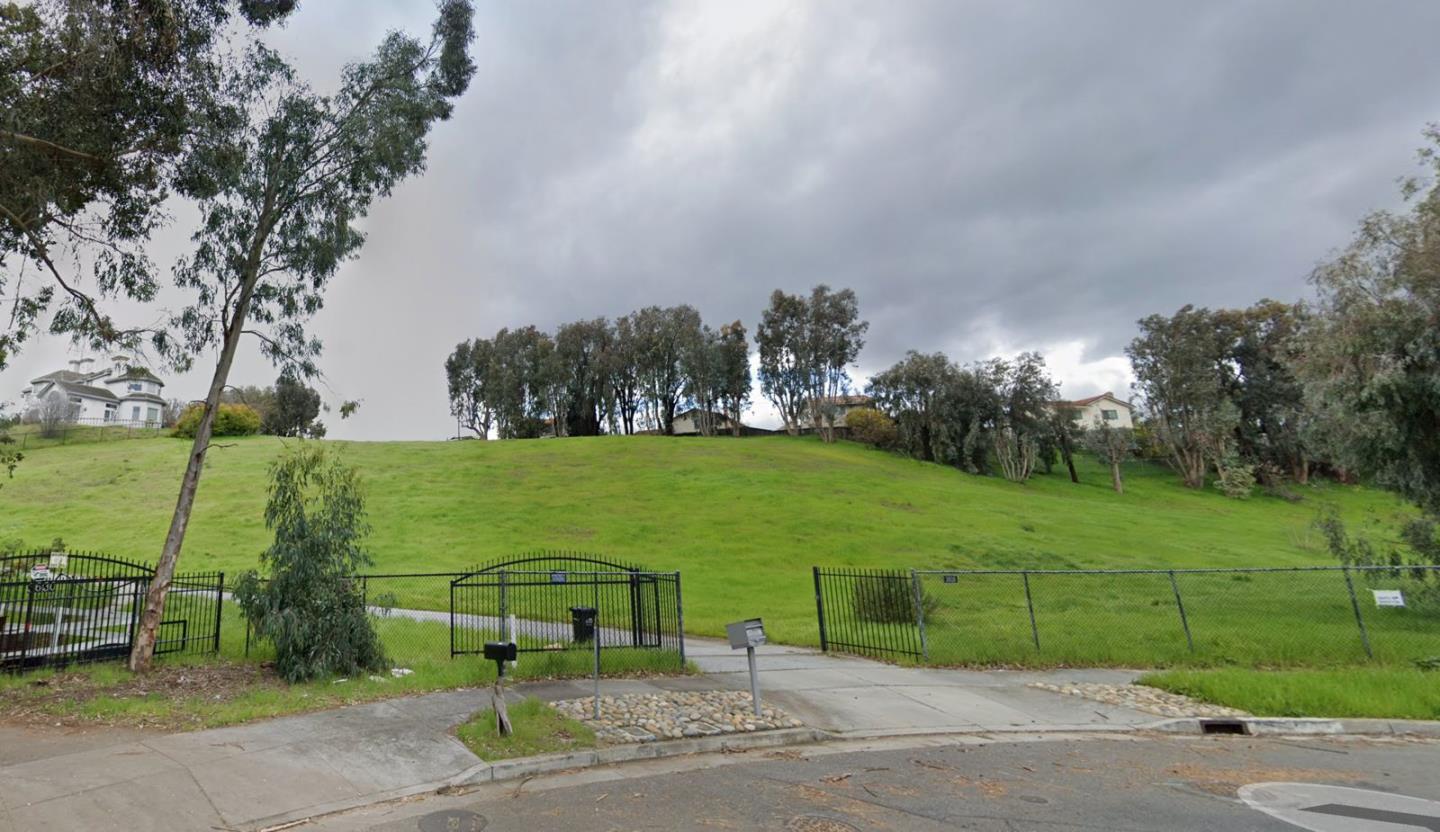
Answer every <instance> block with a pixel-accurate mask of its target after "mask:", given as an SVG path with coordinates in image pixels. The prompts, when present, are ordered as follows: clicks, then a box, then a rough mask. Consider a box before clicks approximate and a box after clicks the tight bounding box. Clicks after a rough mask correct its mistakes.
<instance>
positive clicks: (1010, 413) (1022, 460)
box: [991, 352, 1056, 482]
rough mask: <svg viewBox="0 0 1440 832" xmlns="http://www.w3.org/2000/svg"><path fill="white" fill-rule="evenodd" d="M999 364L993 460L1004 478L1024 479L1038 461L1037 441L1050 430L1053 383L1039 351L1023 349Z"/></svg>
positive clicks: (1053, 392) (1016, 480)
mask: <svg viewBox="0 0 1440 832" xmlns="http://www.w3.org/2000/svg"><path fill="white" fill-rule="evenodd" d="M998 366H999V367H1000V368H1001V372H1000V375H999V389H998V391H997V392H998V394H999V403H1000V414H999V415H1000V419H999V424H998V425H997V427H996V430H994V431H993V432H992V434H991V441H992V443H993V444H994V448H995V459H996V460H997V462H999V464H1000V470H1001V473H1002V474H1004V476H1005V478H1006V479H1008V480H1012V481H1014V482H1025V481H1026V480H1028V479H1029V478H1030V475H1031V474H1032V473H1033V472H1034V470H1035V463H1036V462H1037V461H1038V460H1039V454H1040V443H1041V441H1042V439H1043V438H1044V437H1046V436H1047V435H1048V434H1049V432H1050V430H1051V428H1050V418H1049V414H1050V410H1051V408H1052V406H1053V404H1052V403H1053V402H1054V401H1055V398H1056V387H1055V382H1054V381H1052V380H1051V378H1050V374H1049V372H1048V371H1047V370H1046V368H1045V358H1044V356H1042V355H1040V353H1038V352H1023V353H1021V354H1020V355H1018V356H1016V357H1015V359H1014V360H1013V361H1003V362H1000V364H999V365H998Z"/></svg>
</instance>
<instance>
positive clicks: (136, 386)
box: [129, 381, 145, 393]
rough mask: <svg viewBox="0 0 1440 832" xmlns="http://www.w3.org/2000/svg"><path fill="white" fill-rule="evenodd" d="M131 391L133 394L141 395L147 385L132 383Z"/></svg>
mask: <svg viewBox="0 0 1440 832" xmlns="http://www.w3.org/2000/svg"><path fill="white" fill-rule="evenodd" d="M129 390H130V391H131V392H133V393H141V392H144V390H145V385H143V384H141V383H140V382H138V381H132V382H130V386H129Z"/></svg>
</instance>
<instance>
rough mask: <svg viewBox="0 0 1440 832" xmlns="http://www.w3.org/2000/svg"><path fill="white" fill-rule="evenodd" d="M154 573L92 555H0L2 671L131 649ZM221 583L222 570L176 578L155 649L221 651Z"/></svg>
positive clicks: (101, 657)
mask: <svg viewBox="0 0 1440 832" xmlns="http://www.w3.org/2000/svg"><path fill="white" fill-rule="evenodd" d="M154 577H155V572H154V569H153V568H152V567H150V566H147V565H145V564H142V563H136V562H132V561H126V560H119V559H116V558H110V557H105V556H103V555H97V554H92V553H66V552H48V551H33V552H28V553H24V554H17V555H8V556H5V557H0V670H6V671H16V670H23V669H26V668H33V667H42V666H50V665H65V664H71V663H78V662H93V661H104V660H109V659H119V658H123V657H124V656H126V655H128V654H129V652H130V646H131V644H132V643H133V641H134V637H135V629H136V626H137V625H138V623H139V618H140V611H141V609H142V607H143V605H144V601H145V595H146V593H147V592H148V591H149V589H150V583H151V581H152V580H154ZM224 587H225V576H224V574H223V573H220V572H207V573H195V574H185V575H177V576H175V578H174V579H173V580H172V582H171V588H170V593H169V597H168V600H167V602H166V605H165V617H164V619H163V620H162V621H161V622H160V628H159V631H158V633H157V635H156V645H155V652H156V653H157V654H164V653H213V652H216V651H217V650H219V647H220V618H221V597H222V595H223V593H224Z"/></svg>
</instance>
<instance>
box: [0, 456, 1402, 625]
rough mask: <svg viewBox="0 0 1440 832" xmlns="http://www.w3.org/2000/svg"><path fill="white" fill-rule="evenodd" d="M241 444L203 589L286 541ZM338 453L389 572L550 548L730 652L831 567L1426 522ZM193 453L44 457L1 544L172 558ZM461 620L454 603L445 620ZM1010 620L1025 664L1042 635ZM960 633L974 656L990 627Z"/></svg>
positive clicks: (611, 462)
mask: <svg viewBox="0 0 1440 832" xmlns="http://www.w3.org/2000/svg"><path fill="white" fill-rule="evenodd" d="M287 441H295V440H287ZM225 444H227V445H232V447H218V448H216V449H214V450H212V452H211V454H210V457H209V461H208V463H207V470H206V474H205V479H204V480H203V481H202V483H201V486H200V496H199V500H198V503H197V508H196V511H195V515H194V518H193V521H192V523H191V526H190V532H189V536H188V538H187V541H186V549H185V556H184V559H183V561H182V566H181V571H187V570H188V571H197V570H208V569H223V570H225V571H226V572H228V573H232V574H233V573H234V572H236V571H238V570H241V569H245V568H247V567H250V566H252V565H254V563H255V559H256V553H257V552H259V551H260V550H261V549H262V548H263V547H264V546H265V545H266V542H267V534H266V531H265V529H264V526H263V522H262V519H261V511H262V507H263V505H264V502H265V489H266V466H267V464H268V463H269V461H270V460H271V459H272V458H273V457H274V455H275V454H276V453H277V452H278V451H279V450H280V448H281V445H282V440H278V439H274V438H269V437H252V438H245V439H238V440H225ZM332 444H334V445H335V446H337V448H338V449H339V450H341V452H342V453H343V455H344V457H345V458H346V459H348V460H349V461H351V462H353V463H355V464H356V465H358V466H360V468H361V469H362V471H363V473H364V476H365V479H366V481H367V482H368V485H369V491H370V510H371V521H372V523H373V525H374V529H375V531H374V535H373V538H372V541H371V548H372V551H373V552H374V555H375V559H376V571H383V572H410V571H416V572H423V571H454V570H462V569H464V568H465V567H467V566H468V565H470V564H474V563H476V562H478V561H484V560H489V559H492V558H496V557H499V556H502V555H507V554H511V553H517V552H523V551H530V550H536V549H569V550H577V551H585V552H594V553H599V554H602V555H607V556H611V557H614V558H618V559H624V560H629V561H635V562H638V563H640V564H642V565H644V566H647V567H650V568H654V569H658V570H681V571H682V572H683V574H684V614H685V626H686V630H687V631H688V632H691V633H697V634H706V635H721V634H723V631H724V625H725V623H726V622H727V621H733V620H735V619H736V618H740V617H746V616H754V615H759V616H763V617H764V618H765V620H766V625H767V629H768V630H769V632H770V634H771V635H772V636H773V637H774V638H775V639H777V640H779V641H787V642H799V643H812V644H813V643H816V642H817V640H818V632H817V629H816V624H815V602H814V591H813V585H812V581H811V575H810V567H811V566H812V565H815V564H820V565H852V566H897V567H901V566H903V567H911V566H916V567H930V568H963V567H1025V568H1039V569H1057V568H1071V567H1125V566H1160V567H1170V566H1174V567H1187V566H1256V565H1264V566H1277V565H1294V564H1326V563H1329V562H1330V559H1329V556H1328V555H1327V554H1326V552H1325V551H1324V547H1323V544H1322V542H1321V540H1320V539H1319V537H1318V535H1316V534H1315V533H1314V532H1313V531H1311V528H1310V525H1311V521H1312V520H1313V519H1314V517H1315V516H1316V513H1317V512H1318V511H1319V509H1320V508H1321V507H1322V506H1323V505H1325V504H1331V503H1333V504H1335V505H1337V506H1338V507H1339V508H1340V509H1341V511H1342V513H1343V515H1344V516H1345V518H1346V520H1347V522H1348V523H1349V524H1350V525H1351V528H1352V530H1356V531H1361V532H1363V533H1366V534H1369V535H1371V536H1372V537H1374V538H1376V539H1377V541H1384V540H1388V539H1390V538H1391V537H1393V530H1394V528H1395V526H1396V518H1397V517H1398V516H1400V515H1401V514H1403V513H1404V511H1405V509H1404V507H1403V506H1402V505H1401V504H1400V503H1399V502H1398V501H1397V500H1396V499H1394V498H1393V497H1391V496H1390V495H1387V494H1385V493H1383V492H1381V491H1378V490H1375V489H1371V488H1366V487H1342V486H1336V485H1333V484H1319V485H1315V486H1312V487H1300V488H1297V489H1296V490H1297V491H1298V492H1299V493H1300V494H1302V495H1303V500H1301V501H1300V502H1293V503H1292V502H1287V501H1285V500H1281V499H1278V498H1273V497H1266V496H1259V495H1257V496H1256V497H1255V498H1254V499H1251V500H1249V501H1236V500H1230V499H1226V498H1225V497H1223V496H1222V495H1221V494H1220V493H1219V492H1218V491H1215V490H1213V489H1209V490H1206V491H1203V492H1195V491H1190V490H1187V489H1185V488H1183V487H1181V486H1180V485H1179V484H1178V483H1177V481H1176V478H1175V477H1174V476H1173V475H1172V474H1171V473H1170V472H1168V471H1167V470H1165V469H1163V468H1160V467H1158V466H1151V465H1142V464H1136V465H1132V466H1130V467H1129V470H1128V474H1127V491H1126V493H1125V494H1123V495H1120V494H1115V493H1114V492H1112V491H1111V490H1110V488H1109V485H1108V482H1109V478H1108V476H1107V475H1106V474H1105V472H1104V471H1103V470H1102V469H1101V468H1100V467H1099V466H1097V465H1095V464H1093V463H1092V462H1090V461H1088V460H1086V461H1082V462H1081V465H1080V471H1081V478H1082V480H1083V483H1082V484H1080V485H1073V484H1071V483H1070V482H1069V481H1068V479H1066V478H1065V477H1064V476H1063V475H1061V474H1059V473H1058V472H1057V473H1056V474H1055V475H1051V476H1040V477H1037V478H1036V479H1035V480H1033V481H1032V482H1031V483H1029V484H1027V485H1016V484H1013V483H1009V482H1005V481H1003V480H1000V479H998V478H988V477H976V476H970V475H967V474H964V473H961V472H959V471H956V470H953V469H950V468H945V467H940V466H936V465H931V464H925V463H920V462H915V461H912V460H908V459H903V458H900V457H897V456H894V455H891V454H886V453H881V452H877V451H873V450H869V449H866V448H863V447H861V446H858V445H855V444H851V443H839V444H836V445H832V446H826V445H823V444H821V443H820V442H818V441H816V440H814V439H810V438H802V439H792V438H788V437H765V438H747V439H741V440H736V439H730V438H716V439H699V438H670V437H597V438H572V439H562V440H546V441H511V442H387V443H358V442H357V443H349V442H336V443H332ZM188 448H189V443H188V442H186V441H183V440H176V439H169V438H159V439H151V440H145V441H128V442H113V443H104V444H99V443H97V444H89V445H72V446H65V447H57V448H45V449H41V450H38V451H35V452H33V453H31V454H28V455H27V458H26V460H25V462H24V463H23V465H22V466H21V467H20V469H19V470H18V471H17V472H16V476H15V479H14V480H12V481H9V482H7V483H6V485H5V487H4V488H3V489H0V544H3V543H4V542H7V541H11V542H13V541H17V540H18V541H21V542H23V543H25V544H28V545H45V544H48V543H49V541H50V540H51V539H52V538H55V537H61V538H63V539H64V540H65V541H66V543H67V544H69V545H70V546H71V547H72V548H74V549H93V550H100V551H104V552H109V553H112V554H114V555H116V556H119V557H125V558H137V559H143V560H147V561H153V559H154V557H155V555H156V554H157V553H158V552H159V550H160V545H161V542H162V540H163V538H164V535H165V530H166V527H167V524H168V522H169V518H170V512H171V510H172V508H173V505H174V501H175V493H176V489H177V487H178V482H179V476H180V472H181V469H182V468H183V466H184V461H185V454H186V452H187V450H188ZM1043 589H1044V591H1047V592H1049V591H1052V590H1055V588H1054V587H1046V588H1043ZM1151 589H1152V588H1147V589H1146V592H1150V591H1151ZM1162 589H1165V590H1166V591H1168V587H1162ZM1013 590H1014V588H1013V587H1008V588H1006V589H1005V590H1004V591H1005V592H1007V593H1012V592H1013ZM1194 591H1195V592H1196V593H1197V600H1196V603H1197V604H1201V603H1202V601H1201V598H1200V593H1201V592H1202V590H1201V588H1200V587H1198V586H1197V587H1195V588H1194ZM1006 597H1007V599H1008V598H1009V596H1006ZM1158 597H1159V599H1160V601H1159V603H1164V601H1163V599H1164V597H1165V595H1164V593H1161V594H1160V596H1158ZM421 600H423V599H421ZM1010 600H1013V599H1010ZM1152 600H1154V599H1152V598H1151V597H1150V596H1149V595H1147V596H1145V599H1144V601H1143V603H1145V604H1149V603H1150V602H1151V601H1152ZM445 603H446V598H444V597H442V596H441V594H440V593H438V592H437V593H436V597H434V598H433V599H431V603H430V605H432V606H435V607H437V608H439V607H442V606H443V605H444V604H445ZM1007 603H1009V601H1007ZM1057 603H1058V601H1057ZM1327 603H1328V602H1327ZM1347 603H1348V602H1347ZM1022 604H1023V601H1022ZM1057 609H1058V607H1057ZM1011 612H1013V609H1012V610H1011ZM1020 614H1021V615H1022V616H1023V615H1024V613H1023V607H1022V609H1021V613H1020ZM1057 614H1058V613H1057ZM1007 615H1008V613H1007ZM1197 616H1198V617H1199V620H1205V619H1206V616H1205V615H1200V611H1199V610H1197ZM1006 620H1007V621H1009V622H1011V623H1010V624H1006V626H1007V627H1010V628H1011V629H1010V630H1008V631H1007V632H1009V633H1010V634H1011V635H1014V634H1015V633H1018V634H1019V637H1020V645H1021V647H1022V648H1023V645H1024V644H1025V643H1026V642H1025V640H1026V639H1028V638H1029V636H1030V632H1029V624H1028V621H1027V620H1025V619H1024V618H1020V619H1015V618H1007V619H1006ZM1157 620H1159V619H1158V618H1157ZM1211 620H1213V619H1211ZM1015 621H1019V622H1020V624H1019V625H1018V629H1016V628H1014V627H1013V626H1012V624H1013V623H1014V622H1015ZM1165 621H1166V622H1167V626H1170V627H1172V628H1173V629H1175V630H1177V631H1178V622H1173V623H1169V622H1171V619H1170V618H1169V617H1168V614H1167V617H1166V618H1165ZM1039 625H1040V628H1041V631H1042V632H1041V635H1042V639H1044V638H1046V637H1047V634H1048V636H1049V638H1051V639H1054V638H1058V637H1060V636H1061V635H1063V634H1064V633H1065V632H1066V631H1067V630H1068V629H1070V625H1069V623H1068V619H1065V618H1063V617H1061V618H1055V619H1053V620H1044V621H1041V622H1039ZM956 626H957V628H958V629H959V635H958V637H962V638H963V637H965V636H966V632H968V631H966V630H964V628H965V627H971V626H974V624H973V622H972V621H966V620H963V619H957V622H956ZM1157 626H1159V625H1157ZM1196 626H1197V628H1198V627H1199V626H1200V624H1199V623H1198V622H1197V625H1196ZM1170 635H1173V634H1170ZM1170 635H1167V638H1168V637H1170ZM1337 638H1339V636H1337ZM1181 644H1182V649H1183V642H1181Z"/></svg>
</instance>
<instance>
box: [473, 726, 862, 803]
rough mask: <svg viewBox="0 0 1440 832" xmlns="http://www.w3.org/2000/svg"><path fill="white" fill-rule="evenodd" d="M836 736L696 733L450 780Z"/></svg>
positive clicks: (496, 766)
mask: <svg viewBox="0 0 1440 832" xmlns="http://www.w3.org/2000/svg"><path fill="white" fill-rule="evenodd" d="M829 739H834V736H833V735H832V734H830V733H828V732H825V731H820V730H817V729H814V728H784V729H779V730H775V731H757V732H755V733H753V734H734V735H725V736H718V737H695V738H693V739H681V740H662V741H660V742H646V743H639V744H637V745H612V746H607V747H605V748H597V749H594V750H591V751H573V752H570V753H566V754H544V755H541V756H538V757H522V758H520V759H516V760H499V761H497V762H494V763H491V764H490V765H488V766H485V767H484V769H483V770H480V769H479V768H478V767H477V770H474V771H470V772H466V773H464V774H461V775H460V776H458V777H455V778H453V779H451V780H450V781H449V782H447V783H446V785H447V786H449V787H451V788H457V787H461V786H472V785H479V784H482V783H492V782H497V781H501V780H515V779H517V778H521V777H531V776H534V775H536V774H545V773H548V772H552V771H563V770H565V769H572V768H589V767H591V766H603V765H610V764H612V763H629V762H634V761H637V760H659V759H663V758H666V757H683V756H685V755H687V754H711V753H715V752H721V753H727V752H736V751H752V750H755V749H761V748H781V747H783V746H787V745H805V744H808V743H814V742H823V741H825V740H829Z"/></svg>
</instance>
